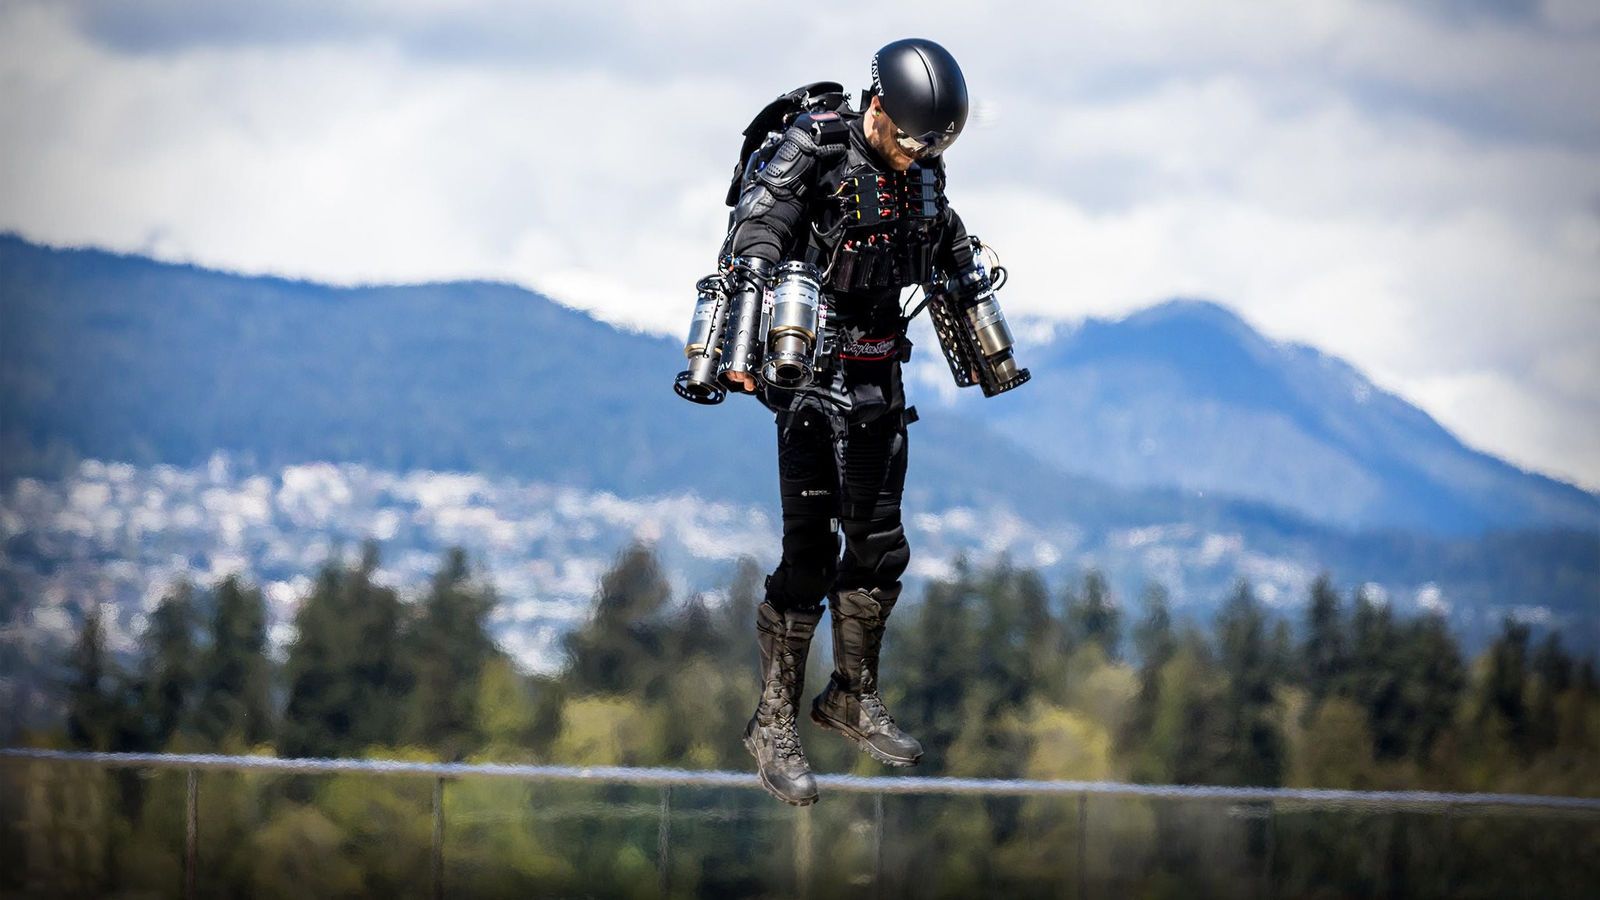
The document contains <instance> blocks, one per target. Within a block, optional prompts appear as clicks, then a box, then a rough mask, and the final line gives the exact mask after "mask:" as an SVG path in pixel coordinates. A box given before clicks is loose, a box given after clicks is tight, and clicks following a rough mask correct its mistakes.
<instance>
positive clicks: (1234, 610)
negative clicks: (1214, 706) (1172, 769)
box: [1217, 581, 1284, 786]
mask: <svg viewBox="0 0 1600 900" xmlns="http://www.w3.org/2000/svg"><path fill="white" fill-rule="evenodd" d="M1217 643H1218V647H1219V650H1220V654H1219V656H1220V660H1219V661H1220V662H1221V668H1222V673H1223V675H1224V676H1225V678H1226V684H1227V688H1226V693H1225V694H1224V697H1223V707H1222V715H1223V720H1224V722H1225V723H1226V724H1225V729H1226V732H1227V734H1228V735H1229V736H1230V738H1231V740H1230V741H1229V745H1228V752H1227V753H1226V754H1225V756H1224V758H1223V759H1222V760H1221V763H1222V764H1221V767H1220V769H1219V770H1218V772H1217V777H1218V780H1219V781H1220V782H1221V783H1223V784H1249V785H1263V786H1273V785H1277V784H1281V783H1282V781H1283V772H1284V743H1283V733H1282V728H1281V726H1280V724H1279V722H1278V713H1277V706H1276V698H1275V695H1274V689H1275V685H1274V682H1273V676H1274V674H1275V673H1274V668H1275V664H1274V660H1273V657H1272V654H1271V652H1270V648H1269V646H1268V643H1267V637H1266V618H1265V616H1264V615H1263V614H1262V611H1261V607H1260V605H1259V604H1258V603H1257V602H1256V598H1255V594H1254V592H1252V591H1251V590H1250V585H1249V583H1248V582H1244V581H1241V582H1240V583H1239V586H1238V587H1237V588H1236V589H1235V590H1234V592H1233V595H1232V597H1230V598H1229V599H1228V602H1227V603H1226V604H1224V605H1223V607H1222V611H1221V612H1220V613H1219V615H1218V616H1217Z"/></svg>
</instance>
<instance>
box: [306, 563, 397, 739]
mask: <svg viewBox="0 0 1600 900" xmlns="http://www.w3.org/2000/svg"><path fill="white" fill-rule="evenodd" d="M377 566H378V552H377V547H376V545H374V544H368V545H367V546H366V547H365V548H364V550H363V553H362V558H361V563H360V565H358V566H357V567H356V568H354V569H346V568H344V567H342V566H339V565H335V564H333V563H329V564H327V565H325V566H324V567H323V569H322V572H321V573H320V574H319V575H318V577H317V581H316V586H315V587H314V588H313V589H312V591H311V594H310V596H308V597H306V598H305V599H304V600H302V601H301V603H300V608H299V610H298V611H297V612H296V614H295V639H294V642H293V643H291V644H290V645H289V654H288V660H287V662H286V663H285V665H284V681H285V682H286V683H287V687H288V701H287V703H286V705H285V708H284V715H283V727H282V730H281V732H280V734H279V736H278V749H279V752H280V753H282V754H283V755H285V756H345V755H349V754H352V753H359V752H360V751H361V749H362V748H364V747H366V746H367V745H369V744H393V743H395V742H396V741H397V740H398V739H399V736H400V724H401V723H400V716H401V712H402V710H401V701H402V698H403V697H404V695H405V689H406V687H407V680H406V676H407V675H408V674H409V673H408V672H407V671H406V668H405V666H406V661H405V660H403V659H402V658H401V657H400V619H401V606H400V600H399V598H398V597H397V596H396V595H395V592H394V591H393V590H390V589H389V588H385V587H381V586H379V585H376V584H374V583H373V582H372V574H373V572H374V571H376V569H377Z"/></svg>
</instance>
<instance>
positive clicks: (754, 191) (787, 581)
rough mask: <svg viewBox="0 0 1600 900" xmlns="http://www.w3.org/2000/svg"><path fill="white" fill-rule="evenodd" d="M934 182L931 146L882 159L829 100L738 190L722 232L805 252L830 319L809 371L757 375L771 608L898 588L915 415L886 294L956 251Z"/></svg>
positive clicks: (770, 249)
mask: <svg viewBox="0 0 1600 900" xmlns="http://www.w3.org/2000/svg"><path fill="white" fill-rule="evenodd" d="M833 115H838V116H839V119H838V120H835V119H832V118H831V117H832V116H833ZM818 118H820V119H822V120H824V121H822V122H820V123H819V122H818V121H816V119H818ZM841 125H842V126H843V127H842V130H843V132H844V133H843V134H841V133H840V131H841ZM943 188H944V171H943V163H942V161H941V160H939V159H932V160H927V161H925V164H915V165H913V166H912V167H911V169H910V170H908V171H907V172H905V173H897V172H895V171H894V170H893V169H892V168H890V166H889V165H888V163H887V162H885V161H884V160H883V158H882V157H880V156H879V155H878V153H877V152H876V151H875V150H873V149H872V147H871V146H870V145H869V144H868V143H867V141H866V137H865V135H864V134H863V132H862V117H861V114H859V113H855V112H853V111H851V110H850V109H848V108H845V109H842V110H840V112H839V113H838V114H830V113H823V114H820V116H813V115H802V116H800V117H799V118H798V119H796V121H795V123H794V125H792V126H791V127H790V128H789V129H788V130H787V131H786V132H785V134H784V137H783V140H782V143H780V144H779V145H778V147H777V150H776V152H775V153H774V154H773V155H772V157H771V159H770V161H769V162H768V163H767V164H766V166H765V167H764V168H763V169H761V170H760V171H759V172H758V173H756V174H755V177H754V179H753V180H752V181H750V182H748V183H747V185H746V186H745V188H744V189H743V191H742V193H741V194H740V197H739V202H738V205H737V206H736V207H735V210H734V213H733V217H732V227H731V230H730V232H729V237H728V242H727V244H725V247H727V248H728V249H729V251H730V252H731V254H732V255H733V256H736V257H750V258H758V259H762V260H765V261H767V262H768V263H772V264H777V263H780V262H784V261H787V260H790V259H802V258H805V259H808V261H813V262H814V263H815V264H816V265H817V267H818V268H819V270H824V271H825V275H824V278H823V294H824V297H825V299H826V301H827V303H828V306H829V313H830V318H829V326H830V328H833V329H836V330H837V339H836V340H837V345H838V360H837V362H836V363H835V364H833V365H832V366H831V367H830V368H828V369H825V370H823V371H821V372H820V373H819V374H818V376H817V379H816V381H814V382H813V384H812V385H810V386H808V387H806V388H803V389H800V390H784V389H778V388H772V387H769V386H767V385H766V384H765V383H764V382H763V383H762V384H761V387H760V388H759V389H758V390H759V391H760V395H761V400H762V402H763V403H764V404H765V405H766V406H767V407H768V408H769V409H771V410H773V411H774V413H776V421H777V426H778V484H779V488H780V494H781V497H782V506H783V559H782V562H780V563H779V565H778V567H777V569H776V571H774V572H773V573H772V575H771V576H770V577H769V578H768V579H767V597H766V599H767V602H768V603H770V604H771V605H772V606H773V607H774V608H775V609H777V610H779V611H787V610H791V609H794V610H810V609H814V608H816V607H817V606H818V605H819V604H820V603H821V601H822V599H823V597H825V596H826V595H828V594H829V592H830V591H841V592H842V591H848V590H852V589H858V588H878V589H883V590H885V591H886V592H888V593H890V594H891V595H898V593H899V587H900V576H901V574H902V573H904V572H905V569H906V566H907V564H908V563H909V562H910V548H909V546H908V545H907V543H906V535H905V527H904V525H903V523H902V521H901V513H900V498H901V493H902V491H903V488H904V485H905V474H906V426H907V425H908V424H909V423H910V422H911V421H915V412H914V411H913V410H908V409H907V408H906V404H905V392H904V390H903V389H902V385H901V374H900V366H901V363H902V362H903V361H904V360H905V359H907V358H909V354H910V342H909V341H908V340H907V339H906V337H905V328H906V324H907V320H906V319H904V318H903V316H902V312H901V306H900V294H901V290H902V289H903V288H905V287H909V286H912V285H917V284H925V283H927V282H929V281H932V280H933V278H934V277H935V274H936V272H942V273H944V274H949V273H954V272H963V271H966V270H967V269H968V268H969V267H970V266H971V264H972V251H971V248H970V245H969V242H968V240H967V234H966V229H965V228H964V227H963V225H962V223H961V218H960V217H959V216H957V215H956V213H955V211H954V210H952V209H950V207H949V204H948V203H947V202H946V201H945V198H944V194H943ZM841 529H842V530H843V532H844V559H843V561H842V562H840V560H839V540H838V532H839V531H840V530H841Z"/></svg>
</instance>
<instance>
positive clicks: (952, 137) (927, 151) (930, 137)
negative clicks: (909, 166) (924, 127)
mask: <svg viewBox="0 0 1600 900" xmlns="http://www.w3.org/2000/svg"><path fill="white" fill-rule="evenodd" d="M878 115H881V116H883V117H884V118H886V119H889V114H888V113H886V112H884V111H883V107H881V106H880V107H878ZM889 124H890V125H894V119H889ZM956 136H957V135H956V133H955V132H944V131H929V132H927V133H926V134H922V135H911V134H907V133H906V132H905V131H903V130H902V129H901V128H900V126H899V125H894V142H895V145H896V146H898V147H899V148H900V149H901V150H904V151H905V152H906V155H908V156H910V157H911V158H912V159H927V158H928V157H930V156H938V155H939V154H940V153H942V152H944V150H945V148H947V147H949V146H950V145H951V144H953V143H955V142H956Z"/></svg>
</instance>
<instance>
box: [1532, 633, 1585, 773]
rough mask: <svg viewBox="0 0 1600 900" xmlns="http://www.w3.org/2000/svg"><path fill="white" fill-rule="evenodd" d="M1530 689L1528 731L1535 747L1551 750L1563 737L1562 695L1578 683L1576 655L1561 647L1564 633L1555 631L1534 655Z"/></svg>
mask: <svg viewBox="0 0 1600 900" xmlns="http://www.w3.org/2000/svg"><path fill="white" fill-rule="evenodd" d="M1530 668H1531V669H1532V673H1533V684H1532V690H1530V691H1529V693H1530V695H1531V696H1530V699H1529V703H1528V732H1529V742H1530V744H1531V745H1532V747H1533V748H1534V749H1537V750H1548V749H1550V748H1552V747H1554V746H1555V745H1556V743H1557V741H1558V740H1559V739H1560V732H1561V728H1560V718H1561V715H1560V711H1559V710H1558V709H1557V706H1558V704H1559V701H1560V697H1561V695H1562V694H1563V693H1565V692H1566V691H1567V690H1568V689H1570V688H1571V687H1572V686H1573V683H1574V674H1573V671H1574V666H1573V664H1572V657H1570V656H1568V655H1567V651H1566V650H1565V649H1564V648H1563V647H1562V646H1561V635H1560V634H1558V633H1556V632H1553V631H1552V632H1551V633H1550V634H1549V636H1547V637H1546V638H1545V639H1544V640H1543V641H1542V642H1541V643H1540V644H1539V649H1538V650H1536V651H1535V652H1534V654H1533V660H1532V662H1531V665H1530Z"/></svg>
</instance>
